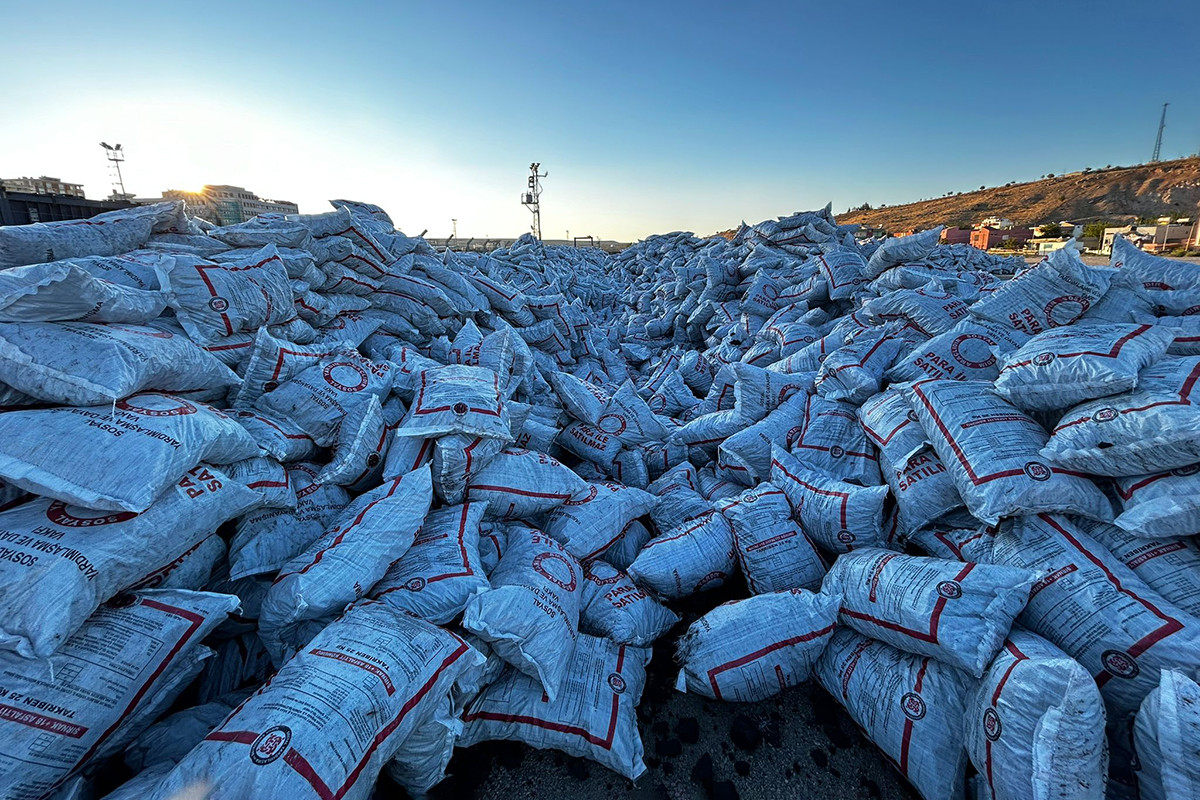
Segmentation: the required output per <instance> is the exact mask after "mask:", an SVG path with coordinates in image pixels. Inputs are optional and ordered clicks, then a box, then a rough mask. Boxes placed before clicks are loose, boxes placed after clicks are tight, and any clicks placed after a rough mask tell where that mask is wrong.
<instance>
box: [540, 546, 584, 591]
mask: <svg viewBox="0 0 1200 800" xmlns="http://www.w3.org/2000/svg"><path fill="white" fill-rule="evenodd" d="M533 569H534V571H535V572H537V573H538V574H539V575H541V576H542V577H544V578H545V579H546V580H548V581H550V582H551V583H553V584H554V585H555V586H560V587H562V588H563V589H565V590H567V591H568V592H573V591H575V568H574V567H572V566H571V562H570V561H568V560H567V558H566V556H564V555H562V554H561V553H538V554H537V555H536V556H534V558H533ZM564 569H565V570H566V576H565V577H563V576H562V575H561V574H560V575H555V574H554V573H555V572H559V573H561V572H562V571H563V570H564Z"/></svg>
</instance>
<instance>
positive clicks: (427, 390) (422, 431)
mask: <svg viewBox="0 0 1200 800" xmlns="http://www.w3.org/2000/svg"><path fill="white" fill-rule="evenodd" d="M448 433H461V434H471V435H474V436H487V437H492V438H511V437H512V430H511V427H510V422H509V418H508V404H507V403H506V402H505V401H504V398H503V396H502V395H501V392H500V380H499V378H498V377H497V376H496V373H494V372H492V371H491V370H490V369H484V368H482V367H467V366H462V365H459V364H451V365H450V366H446V367H438V368H436V369H429V370H425V371H423V372H422V373H421V376H420V378H419V380H418V381H417V387H416V397H415V398H414V399H413V403H412V406H411V407H410V408H409V409H408V416H406V417H405V418H404V420H403V421H402V422H401V423H400V427H399V428H398V429H397V431H396V435H397V436H415V437H419V438H430V437H437V436H443V435H445V434H448Z"/></svg>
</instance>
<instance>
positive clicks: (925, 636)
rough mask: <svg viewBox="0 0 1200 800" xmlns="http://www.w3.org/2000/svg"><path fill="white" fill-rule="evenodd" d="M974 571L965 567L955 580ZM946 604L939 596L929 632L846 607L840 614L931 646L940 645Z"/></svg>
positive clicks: (931, 614) (971, 565)
mask: <svg viewBox="0 0 1200 800" xmlns="http://www.w3.org/2000/svg"><path fill="white" fill-rule="evenodd" d="M896 555H899V554H896ZM894 557H895V556H888V558H894ZM882 566H883V565H882V564H881V565H880V567H882ZM973 569H975V565H974V564H966V565H964V566H963V568H962V569H961V570H959V573H958V574H957V575H955V576H954V580H955V581H962V580H963V579H964V578H966V577H967V575H969V574H970V573H971V570H973ZM871 600H872V602H874V600H875V598H874V589H873V588H872V596H871ZM946 602H947V598H945V597H942V596H939V597H938V599H937V602H936V603H934V605H933V611H932V612H931V613H930V615H929V630H928V631H918V630H915V629H913V628H906V627H905V626H903V625H901V624H900V623H898V622H892V621H890V620H886V619H879V618H878V617H875V616H872V615H871V614H867V613H864V612H862V611H855V610H853V609H850V608H846V607H845V606H842V607H841V608H840V609H838V612H839V613H841V614H845V615H846V616H848V617H852V618H854V619H857V620H862V621H863V622H870V623H871V624H873V625H878V626H879V627H881V628H885V629H886V630H889V631H895V632H896V633H903V634H904V635H905V636H908V637H911V638H913V639H916V640H917V641H919V642H927V643H929V644H939V642H938V624H939V623H940V622H941V618H942V612H943V610H945V608H946Z"/></svg>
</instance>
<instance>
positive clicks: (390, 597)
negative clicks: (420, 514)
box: [371, 503, 490, 625]
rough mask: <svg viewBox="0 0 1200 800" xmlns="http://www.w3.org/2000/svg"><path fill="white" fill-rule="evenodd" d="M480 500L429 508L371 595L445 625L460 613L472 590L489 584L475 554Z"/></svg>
mask: <svg viewBox="0 0 1200 800" xmlns="http://www.w3.org/2000/svg"><path fill="white" fill-rule="evenodd" d="M486 509H487V506H486V504H484V503H466V504H463V505H458V506H447V507H445V508H440V509H438V510H437V511H433V512H430V514H429V516H428V517H426V518H425V523H424V524H423V525H422V526H421V529H420V530H419V531H418V532H417V537H416V538H415V539H414V540H413V543H412V546H411V547H409V548H408V550H406V551H404V555H402V556H400V558H399V559H397V560H396V561H395V562H393V563H392V565H391V566H390V567H388V571H387V572H386V573H384V576H383V577H382V578H380V579H379V582H378V583H376V584H375V586H374V587H373V588H372V589H371V597H372V598H374V599H376V600H382V601H383V602H384V603H387V604H388V605H390V606H392V607H394V608H397V609H399V610H401V611H407V612H409V613H410V614H415V615H417V616H418V617H420V618H421V619H425V620H429V621H430V622H433V623H436V624H438V625H445V624H447V623H449V622H450V621H451V620H453V619H454V618H455V617H457V616H458V615H459V614H461V613H462V611H463V609H464V608H466V606H467V601H468V600H469V599H470V598H471V596H472V595H473V594H475V593H476V592H479V591H484V590H486V589H488V588H490V586H489V584H488V578H487V575H486V574H485V573H484V571H483V564H482V562H481V559H480V557H479V523H480V521H481V520H482V519H483V512H484V511H485V510H486Z"/></svg>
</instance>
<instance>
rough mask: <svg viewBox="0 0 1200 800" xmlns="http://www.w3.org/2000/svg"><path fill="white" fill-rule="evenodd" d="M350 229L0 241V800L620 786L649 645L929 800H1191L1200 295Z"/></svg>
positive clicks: (989, 274)
mask: <svg viewBox="0 0 1200 800" xmlns="http://www.w3.org/2000/svg"><path fill="white" fill-rule="evenodd" d="M333 206H334V208H335V211H332V212H329V213H325V214H316V215H297V216H291V217H286V218H285V217H282V216H274V215H264V216H261V217H257V218H255V219H253V220H251V221H249V222H247V223H244V224H241V225H235V226H229V227H224V228H214V227H212V226H210V225H207V224H205V223H202V222H200V221H198V220H194V219H189V218H188V217H187V216H186V213H185V210H184V209H183V207H182V206H181V205H173V204H161V205H157V206H147V207H142V208H137V209H133V210H129V211H121V212H113V213H111V214H106V215H102V216H100V217H95V218H93V219H91V220H86V221H77V222H68V223H49V224H44V225H32V226H26V227H9V228H0V402H2V403H3V406H4V408H5V409H6V410H5V411H4V413H0V480H2V481H3V484H2V485H0V797H4V798H11V799H12V800H34V799H35V798H38V799H40V798H51V797H52V798H80V800H84V799H86V798H99V797H104V796H107V797H112V798H121V799H122V800H131V799H132V798H161V799H162V800H166V798H173V797H178V796H180V795H181V793H183V792H185V791H197V792H201V793H204V792H207V793H208V794H207V795H204V794H201V795H200V796H209V797H212V798H220V799H221V800H225V799H228V800H233V799H234V798H239V799H240V798H246V797H281V798H287V800H298V799H299V798H321V800H326V799H327V798H349V799H350V800H354V798H366V797H368V796H369V795H370V793H371V791H372V788H373V787H374V785H375V784H376V782H377V781H379V780H380V779H381V774H383V775H386V776H387V779H389V780H391V781H393V782H395V783H397V784H399V785H400V786H402V787H404V788H405V789H406V790H407V791H408V792H409V793H410V794H412V795H414V796H421V795H423V794H424V793H425V792H427V791H428V790H429V789H430V788H431V787H432V786H434V785H435V784H436V783H438V782H439V781H440V780H441V779H442V778H443V777H444V775H445V773H446V770H447V766H448V765H449V766H450V768H451V769H453V763H451V757H452V755H453V753H454V751H455V748H461V747H469V746H471V745H473V744H475V743H478V742H483V741H487V740H495V739H509V740H518V741H523V742H526V743H528V744H529V745H531V746H534V747H539V748H555V749H558V750H561V751H564V752H566V753H569V754H572V755H576V756H582V757H586V758H590V759H593V760H595V761H597V762H599V763H600V764H603V765H605V766H606V767H609V768H610V769H612V770H614V771H616V772H617V773H619V774H621V775H623V776H625V777H627V778H630V779H634V780H636V779H637V777H638V776H639V775H640V774H641V773H642V772H643V771H644V770H645V766H644V764H643V763H642V744H641V739H640V735H639V732H638V723H637V718H636V714H635V712H636V707H637V704H638V702H639V700H640V696H641V693H642V690H643V687H644V685H645V682H646V670H647V665H648V663H649V661H650V656H651V649H650V647H651V645H652V644H653V643H654V642H655V641H656V640H660V639H662V638H663V637H664V636H668V635H669V636H670V637H671V638H673V639H676V640H677V641H676V642H675V654H676V660H677V662H678V664H677V665H672V664H669V663H656V664H655V665H654V668H656V669H671V670H673V671H676V670H677V671H678V680H677V682H676V687H677V688H678V689H679V690H682V691H688V692H695V693H699V694H702V695H704V696H707V697H711V698H714V699H715V700H726V701H752V700H759V699H762V698H766V697H769V696H771V695H774V694H776V693H778V692H781V691H783V690H785V689H786V688H787V687H790V686H793V685H795V684H797V683H800V682H803V681H806V680H808V679H810V678H815V679H816V680H817V681H819V683H820V684H821V685H822V686H823V687H824V688H825V690H826V691H828V692H829V693H830V694H831V695H832V696H833V697H834V698H835V699H836V700H837V701H838V702H840V703H841V704H843V705H844V706H845V707H846V709H847V710H848V711H849V713H850V715H851V716H852V717H853V718H854V720H855V721H856V722H857V723H858V724H859V725H860V726H861V727H862V728H863V730H864V731H865V733H866V734H867V736H868V737H870V739H871V740H872V741H874V742H875V743H876V745H878V747H879V748H880V749H881V750H882V751H883V752H884V753H885V754H886V755H887V756H888V757H889V758H890V759H891V760H893V761H894V762H895V764H896V766H897V768H898V769H899V770H900V771H901V772H902V773H903V774H904V775H905V776H906V778H907V779H908V780H909V781H910V782H911V783H912V784H913V785H914V786H915V787H916V789H917V790H918V791H919V792H920V793H921V795H922V796H924V797H926V798H929V799H930V800H939V799H941V798H946V799H947V800H949V799H955V800H957V799H958V798H964V797H966V796H967V795H968V792H970V793H972V796H975V797H980V798H992V797H995V798H1014V799H1015V798H1030V797H1038V798H1100V797H1104V796H1105V794H1106V792H1107V794H1108V795H1109V796H1111V797H1136V796H1139V794H1140V796H1141V797H1144V798H1171V799H1172V800H1175V799H1176V798H1179V799H1182V798H1192V797H1196V796H1198V794H1200V688H1198V687H1197V684H1196V679H1197V677H1198V671H1200V618H1198V616H1197V615H1200V550H1197V546H1196V544H1195V541H1194V540H1193V538H1192V535H1193V534H1195V533H1196V532H1197V531H1200V466H1197V465H1198V464H1200V410H1194V408H1195V407H1194V406H1193V405H1192V404H1191V399H1190V398H1191V392H1192V390H1193V387H1194V385H1195V382H1196V379H1197V378H1200V325H1197V324H1194V323H1193V320H1195V319H1200V316H1196V317H1192V316H1189V314H1191V313H1193V312H1196V311H1198V310H1200V268H1197V267H1195V266H1192V265H1188V264H1182V263H1178V262H1174V261H1170V260H1167V259H1160V258H1154V257H1152V256H1148V255H1145V254H1142V253H1141V252H1140V251H1138V250H1136V249H1134V248H1133V247H1132V246H1130V245H1128V244H1127V243H1125V242H1124V241H1123V240H1118V242H1117V245H1116V250H1115V254H1114V257H1113V265H1112V267H1089V266H1086V265H1084V263H1083V262H1082V260H1081V259H1080V258H1079V256H1078V255H1077V253H1076V251H1075V250H1073V249H1064V250H1062V251H1059V252H1056V253H1055V254H1053V255H1052V256H1051V257H1050V258H1049V259H1048V260H1046V261H1044V262H1042V263H1039V264H1037V265H1036V266H1034V267H1032V268H1026V267H1025V265H1024V263H1023V262H1021V261H1020V260H1016V262H1015V263H1014V261H1013V260H1012V259H1008V260H1005V259H998V258H995V257H991V256H988V255H986V254H984V253H981V252H979V251H976V250H973V249H972V248H967V247H962V246H942V245H938V244H937V237H938V231H937V230H936V229H935V230H932V231H927V232H924V233H921V234H917V235H915V236H910V237H904V238H898V239H890V240H887V241H885V242H882V243H880V242H874V241H872V242H860V241H856V239H855V236H854V234H855V230H854V228H853V227H852V226H839V225H837V224H836V222H835V221H834V219H833V218H832V216H831V215H830V214H829V211H828V209H825V210H823V211H820V212H808V213H802V214H796V215H793V216H791V217H787V218H782V219H779V220H774V221H767V222H764V223H761V224H759V225H757V226H754V227H753V228H750V227H746V226H742V228H741V229H740V230H739V231H738V232H737V233H736V234H735V236H734V237H733V238H732V239H731V240H725V239H698V238H696V237H694V236H692V235H691V234H687V233H675V234H668V235H665V236H657V237H652V238H650V239H648V240H646V241H644V242H640V243H639V244H637V245H635V246H633V247H631V248H629V249H627V250H626V251H624V252H623V253H621V254H620V255H618V256H615V257H608V256H605V255H603V254H602V253H600V252H599V251H596V250H590V249H586V250H585V249H574V248H554V247H545V246H543V245H542V244H540V243H539V242H537V241H535V240H533V239H531V238H529V237H523V238H522V239H521V240H518V242H517V243H516V244H514V245H513V246H512V247H510V248H508V249H506V250H500V251H497V252H495V253H492V254H490V255H478V254H470V253H454V252H444V253H438V252H436V251H434V250H433V249H432V248H431V247H430V246H429V245H428V244H427V243H426V242H425V241H424V240H422V239H419V238H410V237H407V236H405V235H403V234H401V233H399V232H397V231H396V230H395V228H394V226H393V224H392V221H391V220H390V219H389V218H388V216H387V214H386V213H385V212H383V211H382V210H381V209H379V208H378V207H376V206H371V205H368V204H363V203H355V202H349V201H334V202H333ZM1014 272H1015V273H1016V275H1015V277H1012V278H1011V279H1006V278H1005V277H999V275H1004V276H1007V275H1008V274H1011V273H1014ZM730 583H733V584H734V585H735V586H737V587H741V586H742V585H744V587H745V588H744V591H743V592H742V593H743V594H744V595H745V599H741V600H737V601H735V602H731V603H726V604H724V605H720V606H718V607H716V608H714V609H713V610H712V611H710V612H709V613H707V614H705V615H703V616H701V617H700V618H698V619H696V620H695V621H694V622H693V623H692V624H690V625H688V626H684V625H682V624H679V623H680V620H679V617H678V616H677V615H676V614H675V613H673V612H672V611H671V609H670V606H671V604H672V602H674V601H677V600H679V599H681V598H684V597H689V596H692V595H697V594H699V593H702V592H704V591H706V590H709V589H712V588H715V587H718V586H721V585H724V584H730ZM677 624H679V627H678V629H676V630H674V631H672V628H674V627H675V626H676V625H677ZM669 632H670V634H669ZM114 775H120V776H132V777H131V779H129V780H128V782H126V783H124V784H123V785H120V786H114V785H113V776H114ZM114 788H115V791H111V790H113V789H114Z"/></svg>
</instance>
